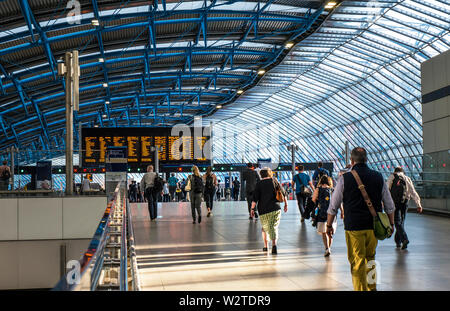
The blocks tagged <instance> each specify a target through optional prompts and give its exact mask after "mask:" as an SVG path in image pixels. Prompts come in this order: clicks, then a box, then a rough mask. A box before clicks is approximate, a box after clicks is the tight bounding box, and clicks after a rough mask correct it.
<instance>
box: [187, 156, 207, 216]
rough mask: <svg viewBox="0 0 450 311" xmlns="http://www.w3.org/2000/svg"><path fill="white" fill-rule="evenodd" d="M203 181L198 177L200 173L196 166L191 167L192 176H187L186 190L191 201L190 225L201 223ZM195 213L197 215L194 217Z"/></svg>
mask: <svg viewBox="0 0 450 311" xmlns="http://www.w3.org/2000/svg"><path fill="white" fill-rule="evenodd" d="M203 188H204V187H203V179H202V177H201V176H200V171H199V170H198V167H197V166H195V165H194V166H192V175H189V177H188V181H187V185H186V190H188V191H189V198H190V200H191V212H192V223H193V224H195V220H196V219H197V221H198V223H201V222H202V211H201V204H202V194H203ZM196 212H197V215H196Z"/></svg>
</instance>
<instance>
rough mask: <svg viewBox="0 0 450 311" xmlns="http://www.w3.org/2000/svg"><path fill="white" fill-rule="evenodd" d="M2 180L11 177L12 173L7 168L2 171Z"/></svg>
mask: <svg viewBox="0 0 450 311" xmlns="http://www.w3.org/2000/svg"><path fill="white" fill-rule="evenodd" d="M0 177H1V179H2V180H8V179H9V178H11V173H10V172H9V170H7V169H5V170H4V171H3V173H2V176H0Z"/></svg>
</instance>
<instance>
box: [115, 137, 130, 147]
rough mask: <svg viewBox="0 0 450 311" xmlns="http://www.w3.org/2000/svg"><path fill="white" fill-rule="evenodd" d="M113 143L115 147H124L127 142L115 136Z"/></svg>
mask: <svg viewBox="0 0 450 311" xmlns="http://www.w3.org/2000/svg"><path fill="white" fill-rule="evenodd" d="M113 142H114V146H115V147H124V146H126V145H127V140H126V138H125V137H124V136H115V137H114V138H113Z"/></svg>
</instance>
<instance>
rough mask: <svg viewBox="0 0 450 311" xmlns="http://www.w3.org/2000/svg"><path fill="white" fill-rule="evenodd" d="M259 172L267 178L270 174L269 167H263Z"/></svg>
mask: <svg viewBox="0 0 450 311" xmlns="http://www.w3.org/2000/svg"><path fill="white" fill-rule="evenodd" d="M259 174H260V175H261V178H266V177H269V176H270V175H269V170H268V169H262V170H261V171H259Z"/></svg>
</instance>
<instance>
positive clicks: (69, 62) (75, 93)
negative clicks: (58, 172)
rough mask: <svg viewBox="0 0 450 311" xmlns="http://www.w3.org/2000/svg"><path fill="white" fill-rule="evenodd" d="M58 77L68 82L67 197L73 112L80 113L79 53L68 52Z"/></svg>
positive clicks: (69, 192) (70, 188) (70, 178)
mask: <svg viewBox="0 0 450 311" xmlns="http://www.w3.org/2000/svg"><path fill="white" fill-rule="evenodd" d="M58 75H60V76H64V77H65V82H66V195H72V194H73V111H74V110H75V111H78V102H79V76H80V67H79V65H78V51H76V50H74V51H72V52H66V54H65V57H64V63H59V64H58Z"/></svg>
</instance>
